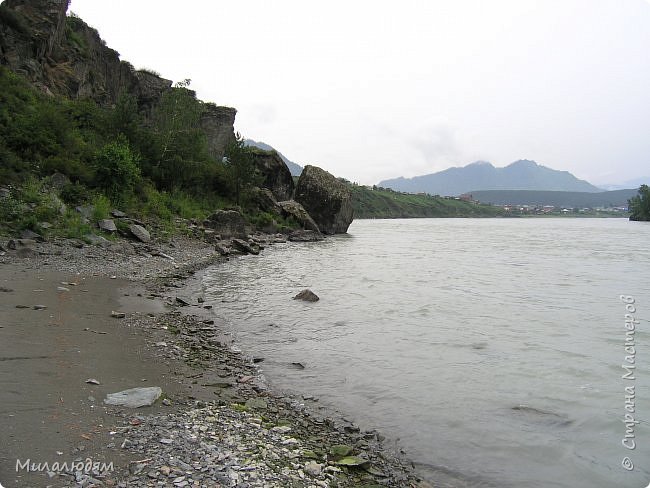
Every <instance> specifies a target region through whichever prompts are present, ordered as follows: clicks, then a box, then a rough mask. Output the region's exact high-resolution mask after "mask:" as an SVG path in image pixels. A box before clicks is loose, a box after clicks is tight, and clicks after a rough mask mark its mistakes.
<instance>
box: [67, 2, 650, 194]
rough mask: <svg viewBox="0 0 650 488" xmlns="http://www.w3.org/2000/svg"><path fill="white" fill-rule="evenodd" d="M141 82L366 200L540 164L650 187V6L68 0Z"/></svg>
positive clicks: (604, 180) (603, 180)
mask: <svg viewBox="0 0 650 488" xmlns="http://www.w3.org/2000/svg"><path fill="white" fill-rule="evenodd" d="M70 10H71V11H72V12H74V13H76V14H78V15H79V16H80V17H81V18H82V19H84V20H85V21H86V22H87V23H88V24H90V25H91V26H93V27H96V28H97V29H98V30H99V32H100V34H101V35H102V37H103V38H104V39H105V40H106V41H107V43H108V45H109V46H110V47H112V48H114V49H116V50H117V51H119V52H120V54H121V58H122V59H124V60H127V61H130V62H131V63H132V64H133V65H134V66H135V67H136V68H149V69H153V70H156V71H158V72H159V73H161V75H162V76H164V77H166V78H169V79H172V80H174V81H178V80H182V79H184V78H191V79H192V87H193V88H194V89H195V90H196V91H197V93H198V95H199V97H200V98H201V99H203V100H206V101H212V102H215V103H217V104H219V105H228V106H233V107H236V108H237V110H238V114H237V120H236V123H235V125H236V129H237V130H238V131H239V132H241V133H242V134H243V135H244V136H245V137H248V138H251V139H255V140H258V141H264V142H266V143H268V144H271V145H272V146H274V147H275V148H276V149H278V150H279V151H281V152H283V153H284V154H285V155H286V156H287V157H288V158H289V159H291V160H293V161H294V162H296V163H298V164H302V165H305V164H315V165H317V166H321V167H322V168H324V169H327V170H328V171H330V172H331V173H334V174H335V175H337V176H343V177H345V178H347V179H349V180H352V181H357V182H360V183H363V184H373V183H377V182H378V181H379V180H381V179H385V178H392V177H396V176H415V175H420V174H426V173H433V172H436V171H440V170H443V169H445V168H448V167H450V166H464V165H465V164H467V163H470V162H472V161H475V160H486V161H490V162H492V163H493V164H494V165H495V166H505V165H507V164H509V163H511V162H513V161H515V160H517V159H534V160H536V161H537V162H539V163H540V164H543V165H545V166H549V167H551V168H554V169H560V170H568V171H571V172H572V173H574V174H575V175H576V176H578V177H580V178H584V179H587V180H589V181H590V182H592V183H594V184H603V183H618V182H623V181H626V180H630V179H633V178H637V177H640V176H646V175H650V2H648V1H647V0H537V1H535V0H490V1H485V0H446V1H438V0H435V1H433V0H430V1H425V0H422V1H414V0H413V1H412V0H400V1H391V2H389V1H383V0H374V1H350V0H347V1H339V0H328V1H327V2H325V1H321V2H315V1H305V0H291V1H289V0H274V1H268V0H238V1H228V2H225V1H220V0H218V1H206V0H184V1H182V2H179V1H178V0H174V1H171V0H156V1H155V2H152V1H144V0H128V1H127V0H72V4H71V7H70Z"/></svg>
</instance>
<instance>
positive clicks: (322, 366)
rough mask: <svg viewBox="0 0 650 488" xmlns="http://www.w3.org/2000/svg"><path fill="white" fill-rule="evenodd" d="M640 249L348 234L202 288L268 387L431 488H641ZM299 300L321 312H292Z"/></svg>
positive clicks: (538, 230) (453, 233) (645, 352)
mask: <svg viewBox="0 0 650 488" xmlns="http://www.w3.org/2000/svg"><path fill="white" fill-rule="evenodd" d="M649 244H650V224H646V223H635V222H629V221H627V220H625V219H577V218H575V219H574V218H564V219H562V218H557V219H554V218H548V219H546V218H538V219H413V220H358V221H355V222H353V224H352V225H351V227H350V229H349V233H348V235H343V236H335V237H330V238H327V239H326V240H324V241H322V242H318V243H305V244H287V245H277V246H273V247H272V248H269V249H267V250H265V251H264V252H263V253H262V254H261V255H260V256H246V257H243V258H239V259H232V260H230V261H229V262H227V263H225V264H220V265H218V266H214V267H212V268H210V269H209V270H208V272H207V273H206V275H205V277H204V282H203V286H204V289H205V296H206V302H207V303H210V304H212V305H213V306H214V310H215V313H216V314H217V316H219V317H220V318H221V319H223V320H225V321H226V322H227V324H228V326H229V328H230V330H231V331H232V334H233V337H234V339H235V341H236V343H237V344H238V345H239V347H241V348H242V349H243V350H245V351H246V352H247V353H250V354H251V355H254V356H260V357H264V358H265V359H264V362H262V363H260V365H261V366H262V369H263V371H264V374H265V376H266V377H267V379H268V380H269V381H270V382H271V384H272V385H273V386H275V387H277V388H279V389H283V390H288V391H291V392H298V393H301V394H304V395H313V396H316V397H318V398H319V401H320V402H321V403H323V404H324V405H329V406H332V407H334V408H336V409H338V410H340V411H342V412H344V413H345V414H346V415H347V416H348V417H350V418H351V419H353V420H354V421H355V422H357V423H358V424H359V425H360V426H362V427H363V428H377V429H378V430H379V431H381V432H382V433H383V434H384V435H386V436H387V437H388V439H389V440H390V442H394V443H395V445H396V446H399V447H400V448H402V449H404V450H405V452H406V453H407V455H408V456H409V457H410V458H411V459H412V460H413V461H415V463H416V464H417V467H418V468H419V469H420V471H421V473H423V475H424V476H426V477H428V478H430V479H433V480H436V479H440V480H455V481H453V482H451V481H450V482H449V486H461V487H475V488H478V487H522V486H526V487H529V488H530V487H533V488H534V487H540V488H542V487H543V488H550V487H557V488H569V487H571V488H581V487H584V488H594V487H603V488H611V487H621V488H627V487H629V488H645V487H646V486H647V485H648V483H650V423H649V421H650V340H649V339H650V323H649V320H648V319H649V318H650V245H649ZM304 288H310V289H311V290H313V291H314V292H315V293H316V294H317V295H319V296H320V301H318V302H316V303H306V302H302V301H298V300H292V297H293V296H294V295H295V294H296V293H298V292H299V291H300V290H302V289H304ZM621 295H624V296H625V299H624V300H625V301H624V300H622V299H621ZM632 301H634V303H631V302H632ZM626 307H627V308H626ZM626 314H628V324H630V323H632V324H634V331H633V332H629V333H628V335H627V336H626V327H625V325H626V322H625V321H626ZM630 321H632V322H630ZM633 321H638V323H636V322H633ZM626 337H627V341H628V349H627V351H626V349H625V342H626ZM632 342H633V343H634V347H633V349H630V347H631V344H632ZM297 362H299V363H302V364H303V365H304V366H305V369H297V368H295V367H292V365H291V363H297ZM632 362H634V363H633V364H632ZM622 365H632V366H634V368H632V369H629V368H628V369H627V370H626V369H624V368H622ZM626 371H627V372H629V371H631V372H632V373H633V374H632V375H628V377H627V378H623V376H624V375H625V374H626ZM631 376H633V378H632V377H631ZM626 388H627V390H626ZM626 394H627V403H626ZM626 407H627V410H626ZM626 414H629V415H630V416H631V417H628V420H630V419H633V420H634V421H635V422H636V421H638V422H639V423H632V424H629V425H628V427H629V428H628V430H627V435H628V438H627V441H626V442H627V445H628V447H630V446H631V443H632V442H634V449H629V448H627V447H625V446H624V445H623V439H624V438H625V435H626V425H625V424H624V423H623V420H624V418H625V415H626ZM628 458H629V462H630V463H631V464H632V465H633V468H632V469H631V470H627V469H625V468H624V467H623V466H622V465H623V464H624V463H627V462H628V461H627V459H628ZM628 467H629V465H628Z"/></svg>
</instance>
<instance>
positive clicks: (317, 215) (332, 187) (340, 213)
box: [295, 165, 353, 234]
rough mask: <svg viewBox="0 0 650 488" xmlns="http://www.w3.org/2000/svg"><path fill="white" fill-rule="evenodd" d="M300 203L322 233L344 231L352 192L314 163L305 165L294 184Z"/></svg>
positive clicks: (347, 221)
mask: <svg viewBox="0 0 650 488" xmlns="http://www.w3.org/2000/svg"><path fill="white" fill-rule="evenodd" d="M295 200H296V201H297V202H298V203H300V204H301V205H302V206H303V207H304V208H305V210H306V211H307V212H309V215H311V217H312V219H314V221H315V222H316V224H318V228H319V229H320V231H321V232H322V233H323V234H344V233H346V232H347V231H348V227H349V226H350V223H351V222H352V218H353V215H352V193H351V192H350V189H349V188H348V187H347V185H346V184H345V183H343V182H341V181H339V180H337V179H336V178H335V177H334V176H333V175H331V174H330V173H328V172H327V171H325V170H322V169H320V168H317V167H316V166H309V165H308V166H305V168H304V169H303V171H302V174H301V175H300V179H299V180H298V185H297V186H296V195H295Z"/></svg>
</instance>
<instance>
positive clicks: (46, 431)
mask: <svg viewBox="0 0 650 488" xmlns="http://www.w3.org/2000/svg"><path fill="white" fill-rule="evenodd" d="M0 272H1V275H0V287H4V288H9V289H12V290H13V291H10V292H0V316H1V317H2V322H1V323H0V327H1V328H0V433H1V434H0V436H1V444H2V449H1V451H0V482H2V483H3V484H4V486H6V487H9V486H41V485H42V483H43V475H42V474H37V475H33V474H28V473H26V472H25V471H24V470H21V472H18V473H17V472H16V463H17V460H21V462H23V463H24V461H25V460H27V459H31V460H32V461H33V462H50V463H53V462H56V461H58V462H65V461H68V462H71V461H73V460H75V459H78V458H83V459H85V458H86V457H87V456H86V454H87V453H93V455H94V456H97V455H98V454H99V455H101V456H102V457H104V456H105V454H103V451H104V450H103V449H102V446H104V445H106V444H108V443H110V442H111V441H110V439H109V436H108V430H107V426H109V425H111V424H112V423H113V421H112V420H110V419H108V418H107V414H106V410H105V409H104V407H103V406H102V401H103V399H104V398H105V396H106V394H107V393H111V392H116V391H120V390H124V389H127V388H134V387H139V386H160V387H161V388H162V389H163V391H165V392H166V393H167V394H169V395H174V394H175V393H177V392H179V391H180V390H181V389H182V388H183V386H182V385H181V384H179V382H178V381H177V380H175V379H174V376H175V375H174V374H173V372H172V371H171V370H170V367H171V365H169V364H164V363H162V362H160V361H153V360H151V357H150V355H151V354H150V352H149V351H148V350H147V349H146V348H145V347H144V341H143V339H142V337H140V333H139V332H138V331H137V330H135V329H129V328H127V327H124V326H123V325H122V323H121V321H120V319H116V318H113V317H111V312H112V311H113V310H119V311H123V312H135V311H137V312H139V313H141V314H146V313H150V312H151V313H153V312H160V311H162V309H163V308H162V304H161V303H160V302H158V301H153V300H147V299H144V298H139V299H129V298H127V297H124V294H125V293H128V294H129V296H130V297H133V296H134V295H136V294H137V293H138V289H137V288H135V287H134V285H133V284H132V283H130V282H126V281H122V280H114V279H110V278H96V277H95V278H93V277H89V278H86V279H84V278H83V277H81V276H76V275H71V274H65V273H60V272H45V273H39V272H35V271H33V270H24V269H21V266H20V265H16V266H3V267H2V268H0ZM62 282H66V283H76V284H77V285H76V286H74V285H65V284H62ZM61 288H67V289H68V290H69V291H65V290H62V289H61ZM38 305H44V306H46V307H47V308H46V309H44V310H35V309H34V308H33V307H34V306H38ZM17 306H25V307H28V308H16V307H17ZM91 378H93V379H97V380H98V381H99V382H100V384H99V385H92V384H88V383H86V380H87V379H91ZM161 408H163V409H164V408H168V407H164V406H163V407H161V406H153V407H147V408H145V409H142V410H149V411H155V410H156V409H161ZM116 452H117V453H119V451H111V452H110V456H111V459H108V458H105V457H104V459H101V460H102V461H106V462H111V461H112V462H115V463H116V464H118V463H119V464H124V462H125V460H120V459H113V458H114V457H115V455H116ZM96 460H97V461H100V459H96Z"/></svg>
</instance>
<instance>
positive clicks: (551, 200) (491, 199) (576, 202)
mask: <svg viewBox="0 0 650 488" xmlns="http://www.w3.org/2000/svg"><path fill="white" fill-rule="evenodd" d="M469 193H470V194H471V195H472V198H473V199H474V200H478V201H479V202H481V203H490V204H492V205H541V206H543V205H553V206H554V207H563V208H599V207H600V208H612V207H627V201H628V200H629V199H630V198H632V197H633V196H635V195H636V194H637V190H636V189H626V190H615V191H603V192H599V193H594V192H576V191H539V190H484V191H472V192H469Z"/></svg>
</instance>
